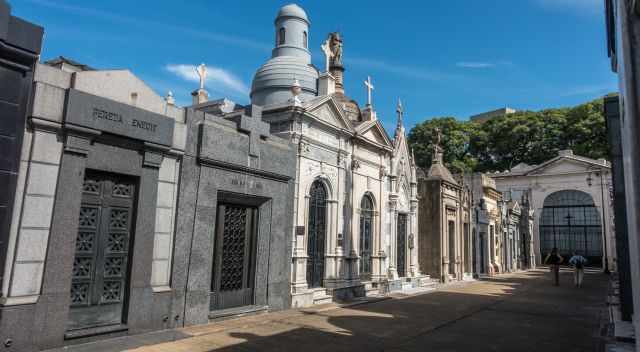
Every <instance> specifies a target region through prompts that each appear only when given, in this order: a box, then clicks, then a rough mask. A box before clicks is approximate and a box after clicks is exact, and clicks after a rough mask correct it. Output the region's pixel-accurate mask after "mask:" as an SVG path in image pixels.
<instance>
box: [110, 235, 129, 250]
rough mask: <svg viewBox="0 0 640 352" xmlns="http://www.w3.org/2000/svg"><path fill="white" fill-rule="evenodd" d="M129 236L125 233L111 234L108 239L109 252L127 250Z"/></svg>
mask: <svg viewBox="0 0 640 352" xmlns="http://www.w3.org/2000/svg"><path fill="white" fill-rule="evenodd" d="M126 240H127V235H126V234H125V233H118V232H115V233H113V232H112V233H109V236H108V237H107V250H108V251H109V252H123V251H124V250H125V248H126V246H125V244H126Z"/></svg>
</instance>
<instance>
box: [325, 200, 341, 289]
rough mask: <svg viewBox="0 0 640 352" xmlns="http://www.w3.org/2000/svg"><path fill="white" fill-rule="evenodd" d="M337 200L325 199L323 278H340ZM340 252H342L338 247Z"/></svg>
mask: <svg viewBox="0 0 640 352" xmlns="http://www.w3.org/2000/svg"><path fill="white" fill-rule="evenodd" d="M337 209H338V201H337V200H336V199H328V200H327V238H326V241H325V271H324V278H325V280H330V281H334V280H338V279H340V258H341V257H342V253H338V250H339V248H338V246H337V243H338V232H337V230H338V224H337V216H336V215H337ZM340 252H342V250H341V248H340Z"/></svg>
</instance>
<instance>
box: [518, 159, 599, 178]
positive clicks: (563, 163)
mask: <svg viewBox="0 0 640 352" xmlns="http://www.w3.org/2000/svg"><path fill="white" fill-rule="evenodd" d="M594 167H597V168H602V167H605V166H604V165H602V164H598V163H595V162H589V161H586V160H582V159H576V158H569V157H562V156H560V157H556V158H553V159H551V160H549V161H547V162H545V163H543V164H540V165H539V166H537V167H535V168H534V169H532V170H530V171H529V172H527V173H526V174H527V175H541V174H560V173H575V172H587V171H589V170H593V169H594Z"/></svg>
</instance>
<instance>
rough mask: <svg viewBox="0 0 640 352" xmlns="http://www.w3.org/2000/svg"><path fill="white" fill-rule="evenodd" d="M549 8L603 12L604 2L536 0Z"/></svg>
mask: <svg viewBox="0 0 640 352" xmlns="http://www.w3.org/2000/svg"><path fill="white" fill-rule="evenodd" d="M536 2H537V3H538V4H539V5H540V6H542V7H544V8H546V9H549V10H571V11H575V12H578V13H581V14H590V15H592V14H602V13H603V12H604V3H603V1H602V0H536Z"/></svg>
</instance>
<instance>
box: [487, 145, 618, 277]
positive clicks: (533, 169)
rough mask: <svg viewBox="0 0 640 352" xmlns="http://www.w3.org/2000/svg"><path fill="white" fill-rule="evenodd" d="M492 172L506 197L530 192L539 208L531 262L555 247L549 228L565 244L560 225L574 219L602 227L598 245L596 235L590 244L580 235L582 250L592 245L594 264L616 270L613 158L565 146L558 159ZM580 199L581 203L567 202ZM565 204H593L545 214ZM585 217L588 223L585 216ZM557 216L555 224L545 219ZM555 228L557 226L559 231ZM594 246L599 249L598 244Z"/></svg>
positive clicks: (531, 202)
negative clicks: (545, 239)
mask: <svg viewBox="0 0 640 352" xmlns="http://www.w3.org/2000/svg"><path fill="white" fill-rule="evenodd" d="M489 176H490V177H491V178H492V179H493V180H495V184H496V186H495V187H496V189H498V190H499V191H500V192H501V193H502V194H505V195H506V196H505V198H508V199H514V200H518V199H522V198H523V196H524V197H526V199H527V201H528V202H529V209H530V211H531V210H534V215H533V216H534V219H533V220H534V221H533V231H532V233H533V238H532V241H533V244H532V247H533V249H534V253H535V260H534V261H532V260H530V263H534V265H535V264H536V263H542V259H543V257H544V256H545V255H546V253H547V252H548V250H549V249H550V247H553V246H554V244H553V243H551V242H549V243H541V240H542V239H541V237H542V236H541V234H543V233H549V236H551V237H555V238H556V240H555V241H556V244H555V245H556V246H558V247H560V245H559V243H560V242H559V241H560V239H559V238H558V236H559V233H561V231H562V229H561V228H559V227H558V226H564V227H567V226H572V224H573V225H575V226H582V225H586V226H589V229H587V230H584V231H588V234H587V235H589V236H591V233H592V232H593V233H594V234H595V232H594V231H597V238H596V240H597V241H598V242H599V244H597V245H596V244H593V245H592V244H591V242H592V240H591V237H589V239H588V243H589V245H588V246H587V247H584V244H580V243H582V242H583V241H582V239H581V238H579V239H576V240H577V241H579V243H578V242H577V244H576V245H577V246H578V247H577V248H576V249H578V250H581V251H584V248H587V250H590V251H593V252H594V253H597V254H594V255H593V256H592V255H590V254H589V253H587V254H586V255H587V256H588V257H593V258H591V259H590V260H591V262H592V264H594V265H598V266H601V267H602V268H603V269H606V268H609V270H613V269H614V267H615V263H616V260H615V258H616V250H615V234H614V231H613V225H614V223H613V208H612V199H611V193H610V188H611V184H612V183H611V165H610V163H609V162H608V161H606V160H604V159H600V160H594V159H590V158H586V157H582V156H579V155H575V154H573V152H572V151H571V150H564V151H560V152H559V153H558V156H556V157H555V158H553V159H551V160H548V161H547V162H544V163H542V164H539V165H517V166H516V167H514V168H513V169H512V170H511V171H509V172H504V173H494V174H490V175H489ZM578 198H580V199H578ZM577 201H580V202H581V203H580V204H577V203H576V204H573V203H572V204H568V203H567V202H577ZM551 203H553V204H551ZM565 203H566V204H567V206H569V207H572V206H573V207H575V206H581V205H586V206H588V208H589V209H587V210H586V211H587V212H588V214H586V215H583V214H574V213H573V212H569V213H567V214H564V213H563V215H562V218H560V219H559V218H558V217H559V216H560V215H558V214H559V213H558V211H556V213H555V217H553V216H551V215H549V218H544V214H547V213H545V212H549V211H551V210H553V209H554V208H555V209H560V210H559V211H564V210H562V209H565V208H562V207H561V206H562V205H564V204H565ZM583 203H584V204H583ZM558 204H559V205H558ZM545 209H549V210H545ZM548 214H551V213H548ZM585 216H586V221H587V222H586V223H585V220H584V219H583V218H585ZM551 217H553V219H555V223H554V224H553V226H555V227H553V226H552V225H546V223H543V221H552V219H550V218H551ZM545 219H547V220H545ZM564 227H563V228H564ZM545 229H546V230H545ZM554 229H555V230H554ZM578 230H580V231H582V230H581V229H578ZM545 231H548V232H545ZM553 231H556V232H555V234H554V233H553ZM547 237H548V236H547ZM549 238H550V237H549ZM548 241H551V240H548ZM594 243H595V242H594ZM594 245H596V246H597V248H592V247H593V246H594ZM569 252H570V250H569V249H567V250H566V252H564V253H562V255H564V256H566V255H570V253H569ZM532 259H533V258H532ZM530 265H531V264H530Z"/></svg>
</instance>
